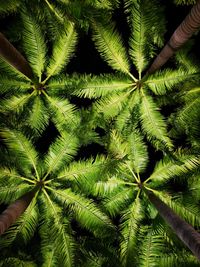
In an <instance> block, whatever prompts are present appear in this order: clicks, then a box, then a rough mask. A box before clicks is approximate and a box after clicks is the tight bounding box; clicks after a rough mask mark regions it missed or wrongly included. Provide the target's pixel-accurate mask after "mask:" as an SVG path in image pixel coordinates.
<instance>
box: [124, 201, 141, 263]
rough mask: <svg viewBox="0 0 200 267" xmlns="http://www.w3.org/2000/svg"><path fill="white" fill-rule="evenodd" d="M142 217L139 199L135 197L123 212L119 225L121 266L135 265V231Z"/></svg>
mask: <svg viewBox="0 0 200 267" xmlns="http://www.w3.org/2000/svg"><path fill="white" fill-rule="evenodd" d="M142 218H143V209H142V205H141V201H140V200H139V198H137V199H136V200H135V201H134V202H133V203H132V204H131V205H130V207H129V208H128V209H127V210H126V212H125V213H124V215H123V217H122V221H121V225H120V230H121V233H122V239H121V241H120V255H121V261H122V264H123V266H135V260H134V259H135V257H136V254H135V253H136V247H137V231H138V227H139V223H140V222H141V220H142Z"/></svg>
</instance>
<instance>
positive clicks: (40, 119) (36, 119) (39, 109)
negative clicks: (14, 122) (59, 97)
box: [27, 96, 49, 134]
mask: <svg viewBox="0 0 200 267" xmlns="http://www.w3.org/2000/svg"><path fill="white" fill-rule="evenodd" d="M47 114H48V112H47V109H46V107H45V104H44V102H43V100H42V98H41V97H40V96H35V97H34V99H33V105H32V110H31V112H30V116H29V117H28V119H27V124H28V125H29V126H30V127H31V128H32V129H35V132H36V133H39V134H40V133H42V132H43V131H44V129H45V128H46V126H47V124H48V120H49V117H48V115H47Z"/></svg>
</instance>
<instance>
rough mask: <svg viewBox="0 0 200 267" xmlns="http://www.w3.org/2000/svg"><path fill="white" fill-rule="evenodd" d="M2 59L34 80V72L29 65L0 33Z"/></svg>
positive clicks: (0, 54) (0, 55)
mask: <svg viewBox="0 0 200 267" xmlns="http://www.w3.org/2000/svg"><path fill="white" fill-rule="evenodd" d="M0 57H2V58H3V59H4V60H5V61H6V62H7V63H8V64H10V65H12V66H13V67H14V68H15V69H17V70H18V71H20V72H22V73H23V74H24V75H25V76H27V77H28V78H29V79H31V80H32V79H33V71H32V69H31V67H30V65H29V63H28V62H27V61H26V59H25V58H24V57H23V56H22V55H21V54H20V52H19V51H18V50H17V49H16V48H15V47H14V46H13V45H12V44H11V43H10V42H9V41H8V40H7V39H6V37H5V36H4V35H3V34H2V33H0Z"/></svg>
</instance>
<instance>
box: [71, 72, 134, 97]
mask: <svg viewBox="0 0 200 267" xmlns="http://www.w3.org/2000/svg"><path fill="white" fill-rule="evenodd" d="M131 86H133V82H132V81H130V79H127V77H123V76H116V75H101V76H92V77H91V76H85V77H84V80H83V85H82V86H81V88H80V89H78V90H76V92H75V94H76V95H78V96H80V97H88V98H99V97H104V96H106V95H108V94H112V93H115V92H116V93H117V92H121V91H125V90H126V89H128V88H129V87H131Z"/></svg>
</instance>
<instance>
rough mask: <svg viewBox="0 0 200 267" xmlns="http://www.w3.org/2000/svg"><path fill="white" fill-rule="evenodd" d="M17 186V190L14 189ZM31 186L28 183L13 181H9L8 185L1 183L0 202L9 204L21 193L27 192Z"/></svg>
mask: <svg viewBox="0 0 200 267" xmlns="http://www.w3.org/2000/svg"><path fill="white" fill-rule="evenodd" d="M16 186H17V191H16ZM30 189H31V186H30V185H28V184H23V183H19V182H15V181H13V183H9V185H1V186H0V190H1V192H0V203H5V204H10V203H11V202H13V201H15V200H16V199H18V198H19V197H21V196H22V195H23V194H25V193H27V192H29V191H30Z"/></svg>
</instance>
